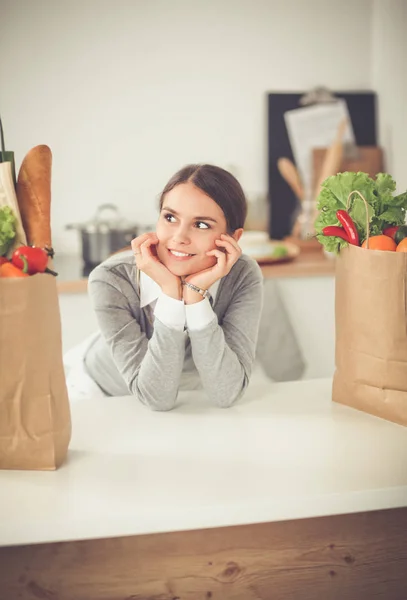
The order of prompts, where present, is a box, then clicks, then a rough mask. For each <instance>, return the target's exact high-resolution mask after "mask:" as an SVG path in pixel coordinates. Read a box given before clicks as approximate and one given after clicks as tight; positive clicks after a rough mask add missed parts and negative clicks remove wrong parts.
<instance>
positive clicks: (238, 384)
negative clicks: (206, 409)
mask: <svg viewBox="0 0 407 600" xmlns="http://www.w3.org/2000/svg"><path fill="white" fill-rule="evenodd" d="M136 275H137V269H136V266H135V264H134V257H133V254H132V253H131V252H123V253H120V254H118V255H115V256H113V257H111V258H109V259H108V260H107V261H105V262H104V263H102V264H101V265H99V266H98V267H96V269H94V270H93V271H92V273H91V275H90V277H89V294H90V298H91V301H92V303H93V306H94V309H95V311H96V316H97V319H98V323H99V327H100V335H99V337H98V338H97V339H96V340H95V342H94V343H93V345H92V346H91V347H90V348H89V349H88V351H87V353H86V355H85V366H86V369H87V371H88V373H89V375H90V376H91V377H92V378H93V379H94V381H95V382H96V383H97V384H98V385H99V386H100V387H101V388H102V390H103V391H104V392H105V393H107V394H108V395H112V396H124V395H129V393H130V394H132V395H135V396H137V397H138V398H139V399H140V400H141V402H143V403H144V404H146V405H148V406H150V407H151V408H152V409H154V410H170V409H171V408H173V407H174V405H175V403H176V399H177V395H178V391H179V390H181V389H197V388H200V387H203V389H204V391H205V392H206V394H207V395H208V397H209V398H210V399H211V401H212V402H214V403H215V404H217V405H218V406H220V407H228V406H230V405H231V404H233V402H235V401H236V400H237V399H238V398H239V397H240V396H241V395H242V394H243V393H244V391H245V390H246V388H247V385H248V383H249V379H250V374H251V369H252V365H253V362H254V358H255V350H256V345H257V338H258V330H259V323H260V317H261V314H262V305H263V278H262V274H261V270H260V268H259V266H258V264H257V263H256V262H255V261H254V260H253V259H251V258H250V257H248V256H245V255H243V256H241V257H240V258H239V260H238V261H237V262H236V263H235V265H234V266H233V267H232V269H231V271H230V273H229V274H228V275H226V276H225V277H223V279H222V280H221V282H220V284H219V288H218V292H217V295H216V299H215V301H214V304H213V311H214V315H213V320H212V321H211V322H210V323H209V325H207V326H206V327H205V328H203V329H200V330H197V331H187V332H184V331H177V330H175V329H170V328H169V327H167V326H166V325H165V324H164V323H162V322H161V321H160V320H159V319H158V318H155V320H154V318H153V313H152V310H151V307H150V306H146V307H144V308H140V295H139V290H138V286H137V283H136Z"/></svg>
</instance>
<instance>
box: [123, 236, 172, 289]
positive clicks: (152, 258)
mask: <svg viewBox="0 0 407 600" xmlns="http://www.w3.org/2000/svg"><path fill="white" fill-rule="evenodd" d="M157 244H158V237H157V235H156V234H155V233H143V235H139V236H138V237H136V238H135V239H134V240H132V242H131V248H132V250H133V254H134V256H135V259H136V265H137V268H138V269H140V271H143V273H145V274H146V275H148V276H149V277H151V279H153V280H154V281H155V282H156V283H158V285H159V286H160V288H161V290H162V291H163V293H164V294H167V296H171V297H172V298H175V299H176V300H180V299H181V297H182V288H181V279H180V278H179V277H177V276H176V275H173V274H172V273H171V272H170V271H169V270H168V269H167V267H165V266H164V265H163V263H162V262H161V261H160V260H159V258H158V257H157V251H156V246H157Z"/></svg>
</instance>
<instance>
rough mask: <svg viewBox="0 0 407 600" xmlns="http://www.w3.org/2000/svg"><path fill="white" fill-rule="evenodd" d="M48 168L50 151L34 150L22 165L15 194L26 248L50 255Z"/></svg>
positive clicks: (36, 147)
mask: <svg viewBox="0 0 407 600" xmlns="http://www.w3.org/2000/svg"><path fill="white" fill-rule="evenodd" d="M51 168H52V153H51V150H50V148H49V147H48V146H45V145H40V146H35V147H34V148H32V149H31V150H30V151H29V152H28V153H27V154H26V156H25V157H24V160H23V162H22V163H21V167H20V170H19V173H18V178H17V190H16V191H17V200H18V205H19V208H20V213H21V219H22V222H23V226H24V231H25V233H26V236H27V242H28V244H30V245H32V246H38V247H39V248H44V249H45V250H48V251H49V252H50V253H51V254H52V252H53V251H52V239H51Z"/></svg>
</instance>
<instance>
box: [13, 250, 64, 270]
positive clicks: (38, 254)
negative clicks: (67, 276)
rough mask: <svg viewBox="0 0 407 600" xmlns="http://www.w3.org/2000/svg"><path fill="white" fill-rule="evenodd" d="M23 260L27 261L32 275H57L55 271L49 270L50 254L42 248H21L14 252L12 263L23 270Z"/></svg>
mask: <svg viewBox="0 0 407 600" xmlns="http://www.w3.org/2000/svg"><path fill="white" fill-rule="evenodd" d="M23 258H25V259H26V261H27V264H28V273H29V274H30V275H35V274H36V273H51V275H57V273H55V271H51V269H48V267H47V264H48V254H47V252H46V251H45V250H43V249H42V248H36V247H35V246H20V247H19V248H17V250H15V251H14V252H13V256H12V257H11V262H12V263H13V265H15V266H16V267H18V268H19V269H22V267H23Z"/></svg>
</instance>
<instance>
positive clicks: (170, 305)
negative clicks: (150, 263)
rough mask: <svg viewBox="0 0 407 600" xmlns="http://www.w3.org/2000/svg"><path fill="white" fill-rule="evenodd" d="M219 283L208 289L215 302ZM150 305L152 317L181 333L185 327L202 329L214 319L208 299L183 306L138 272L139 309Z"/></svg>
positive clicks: (193, 329) (195, 329)
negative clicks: (152, 310) (152, 312)
mask: <svg viewBox="0 0 407 600" xmlns="http://www.w3.org/2000/svg"><path fill="white" fill-rule="evenodd" d="M219 283H220V282H219V281H216V282H215V283H214V284H213V285H211V287H210V288H209V290H208V291H209V293H210V295H211V296H212V298H213V301H215V298H216V294H217V292H218V287H219ZM148 305H151V307H152V308H154V316H155V317H157V319H159V320H160V321H161V323H164V325H166V326H167V327H169V328H171V329H177V330H179V331H183V330H184V328H185V327H186V328H187V329H190V330H191V331H197V330H199V329H204V327H206V326H207V325H209V323H210V322H211V321H212V320H213V318H214V312H213V310H212V307H211V304H210V302H209V300H208V298H204V299H203V300H201V301H200V302H196V303H195V304H184V301H183V300H176V299H175V298H171V297H170V296H167V295H166V294H164V293H163V292H162V291H161V288H160V286H159V285H158V283H156V282H155V281H154V280H153V279H151V277H149V276H148V275H146V274H145V273H143V271H141V272H140V307H141V308H143V307H144V306H148Z"/></svg>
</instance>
